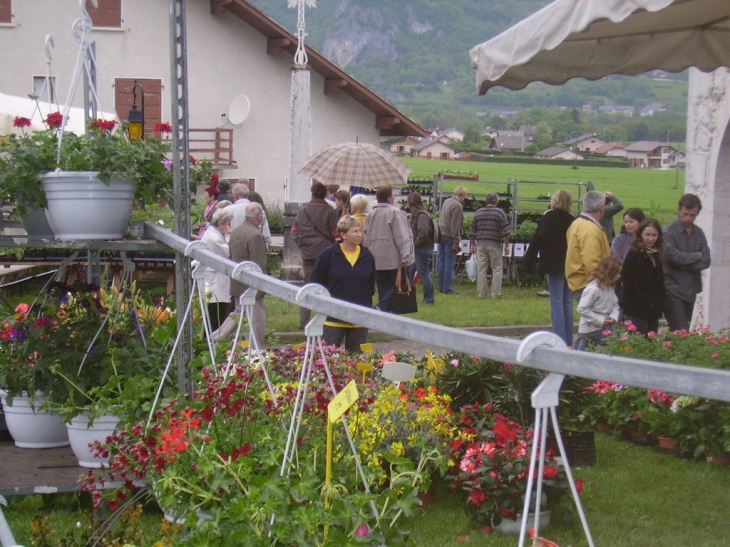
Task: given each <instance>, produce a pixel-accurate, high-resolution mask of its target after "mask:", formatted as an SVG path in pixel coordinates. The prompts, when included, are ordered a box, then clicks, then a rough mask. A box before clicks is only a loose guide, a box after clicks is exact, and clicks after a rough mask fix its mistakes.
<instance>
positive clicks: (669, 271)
mask: <svg viewBox="0 0 730 547" xmlns="http://www.w3.org/2000/svg"><path fill="white" fill-rule="evenodd" d="M247 182H248V181H247V179H245V178H244V179H241V180H239V182H238V183H236V184H234V185H233V187H229V185H228V183H227V181H221V182H220V183H219V184H218V185H217V186H211V187H210V188H208V189H206V191H205V201H206V208H205V213H204V214H205V219H206V222H205V223H204V224H203V225H202V226H201V228H200V231H199V233H198V237H200V239H201V240H202V241H203V242H205V243H206V244H207V245H208V247H209V248H210V249H211V250H212V251H213V252H215V253H216V254H219V255H220V256H225V257H229V258H231V259H232V260H234V261H236V262H242V261H244V260H247V261H252V262H254V263H256V264H257V265H258V266H259V267H260V268H261V269H262V271H264V272H265V271H266V252H267V248H268V247H269V245H270V243H271V234H270V230H269V227H268V222H267V218H266V210H265V208H264V206H263V200H262V199H261V196H259V195H258V194H256V193H255V192H253V190H251V189H250V188H249V186H248V184H247ZM310 190H311V199H310V201H309V202H307V203H304V204H302V205H301V206H300V207H299V210H298V213H297V215H296V217H295V218H294V221H293V224H292V227H291V235H292V239H293V241H294V243H295V244H296V245H297V246H298V247H299V251H300V254H301V266H302V271H303V274H304V282H305V283H310V282H312V283H317V284H320V285H322V286H324V287H325V288H326V289H327V290H328V291H329V293H330V295H331V296H332V297H334V298H337V299H340V300H344V301H346V302H351V303H353V304H357V305H360V306H365V307H368V308H373V307H374V308H376V309H378V310H380V311H383V312H393V301H394V297H395V296H397V295H398V293H399V292H400V289H401V288H400V287H397V286H396V285H397V283H398V281H397V280H398V279H400V278H401V277H402V278H408V280H409V281H410V283H415V281H416V278H417V279H418V280H419V281H420V286H421V287H422V293H423V299H422V300H421V303H422V304H425V305H431V304H434V303H435V293H436V286H435V284H434V282H433V279H432V260H433V255H434V247H435V246H436V248H437V249H438V262H437V265H436V270H437V277H438V291H439V292H440V293H441V294H445V295H449V294H457V293H456V291H455V290H454V275H455V269H456V259H457V255H458V254H459V253H460V252H461V251H462V248H461V242H462V235H466V237H467V238H468V240H469V241H470V249H469V251H470V252H471V253H473V254H474V255H475V257H476V261H477V264H478V268H477V278H476V279H477V296H478V297H479V298H486V297H487V296H490V297H491V298H500V297H501V296H502V257H503V256H505V255H509V237H510V236H509V234H510V222H509V219H508V217H507V215H506V214H505V212H504V211H503V210H502V209H500V208H499V207H498V204H499V197H498V196H497V194H493V193H491V194H488V195H487V196H486V200H485V204H484V206H483V207H481V208H480V209H479V210H477V211H476V212H475V214H474V215H473V217H472V219H471V222H470V225H469V228H468V230H467V233H466V234H463V219H464V208H463V202H464V198H465V197H466V195H467V190H466V188H465V187H463V186H457V187H456V188H455V190H454V192H453V195H452V196H451V197H449V198H448V199H446V200H445V201H444V202H443V204H442V206H441V211H440V215H439V219H438V222H436V221H435V220H434V218H433V217H432V215H431V213H430V212H429V211H428V209H427V208H426V207H425V205H424V203H423V198H422V197H421V195H420V194H419V193H418V192H412V193H411V194H409V195H408V198H407V201H406V205H407V208H406V210H403V209H402V208H401V207H400V206H398V205H396V204H395V198H394V194H393V188H392V187H391V186H388V185H382V186H379V187H378V188H377V190H376V194H375V199H374V200H370V199H369V198H368V197H366V196H365V195H363V194H362V193H358V194H356V195H353V196H352V197H351V196H350V193H349V192H348V191H347V190H345V189H341V188H339V187H338V186H337V185H324V184H322V183H320V182H317V181H316V180H315V181H314V182H313V184H312V186H311V189H310ZM229 192H230V193H229ZM572 207H573V200H572V196H571V194H570V192H569V191H567V190H564V189H560V190H558V191H556V192H555V193H554V194H553V196H552V199H551V202H550V207H549V209H548V210H547V211H546V212H545V214H544V215H543V216H542V218H541V220H540V222H539V223H538V226H537V229H536V231H535V235H534V237H533V239H532V242H531V243H530V245H529V248H528V250H527V253H526V255H525V265H526V266H527V267H531V266H532V265H533V264H534V263H535V262H537V269H538V273H539V274H540V275H541V276H544V277H545V279H546V281H547V287H548V293H549V296H550V313H551V319H552V327H553V332H555V334H557V335H558V336H560V338H562V339H563V341H564V342H565V344H566V345H567V346H569V347H573V346H575V347H576V349H579V350H582V349H585V348H586V347H587V345H588V344H589V343H594V344H600V343H601V341H602V339H603V338H605V337H606V336H608V335H609V334H611V333H612V332H613V331H614V330H615V328H616V326H617V325H618V324H619V323H622V322H625V321H629V322H630V323H629V324H630V325H632V327H631V328H632V330H637V331H638V332H640V333H642V334H644V335H646V336H650V335H651V333H652V332H657V331H658V329H659V320H660V319H661V318H662V316H664V317H665V318H666V320H667V323H668V325H669V328H670V330H672V331H675V330H683V329H684V330H688V329H689V325H690V322H691V320H692V313H693V309H694V302H695V298H696V295H697V294H698V293H699V292H701V291H702V279H701V271H702V270H704V269H707V268H709V267H710V263H711V259H710V249H709V247H708V245H707V239H706V238H705V235H704V232H703V231H702V230H701V229H700V228H699V227H698V226H696V225H695V220H696V218H697V215H699V213H700V211H701V209H702V204H701V202H700V199H699V198H698V197H697V196H695V195H694V194H685V195H683V196H682V197H681V199H680V200H679V204H678V218H677V219H676V220H675V221H674V222H671V223H669V224H668V225H666V226H664V228H662V227H661V225H660V224H659V222H658V221H657V220H656V219H653V218H646V215H645V214H644V212H643V211H642V210H641V209H639V208H636V207H632V208H629V209H627V210H626V212H625V213H624V215H623V223H622V226H621V229H620V232H619V234H617V235H615V234H614V217H615V216H616V215H618V213H620V212H621V211H623V209H624V206H623V203H621V201H620V200H619V199H618V198H617V197H616V196H614V195H613V194H612V193H610V192H605V193H604V192H599V191H596V190H590V191H588V192H587V193H586V194H585V196H584V197H583V200H582V211H581V213H580V214H579V215H578V216H577V217H576V216H574V215H573V214H572V212H571V211H572ZM366 242H367V244H366ZM490 271H491V287H489V286H488V276H489V272H490ZM206 283H207V284H208V285H209V294H210V299H209V305H208V308H209V312H210V318H211V326H212V331H213V332H212V335H211V336H212V339H213V340H220V339H222V338H226V337H230V336H231V335H232V333H233V332H234V331H235V329H236V326H237V322H236V321H237V318H236V316H237V315H239V314H240V313H241V304H240V295H242V294H243V293H244V292H245V291H246V289H247V288H248V287H246V286H245V285H244V284H242V283H240V282H238V281H236V280H231V279H230V278H228V277H227V276H226V275H225V274H220V273H217V272H215V271H213V270H208V272H207V274H206ZM376 290H377V303H374V297H375V293H376ZM573 301H576V302H577V303H578V305H577V311H578V315H579V321H578V338H577V340H574V326H573V325H574V314H573ZM253 315H254V317H253V319H254V329H253V330H254V332H253V336H254V337H255V339H256V341H257V342H258V346H259V347H262V346H263V345H264V344H265V340H264V336H265V323H266V314H265V311H264V305H263V293H262V292H259V293H258V294H257V298H256V304H255V306H254V308H253ZM350 319H352V317H350ZM309 320H310V310H308V309H306V308H301V311H300V319H299V326H300V328H302V329H303V328H304V327H305V326H306V325H307V323H308V322H309ZM367 336H368V330H367V328H364V327H362V326H361V325H359V324H357V322H353V321H345V320H343V319H342V318H337V317H327V319H326V321H325V324H324V333H323V338H324V339H325V341H326V342H327V343H328V344H334V345H338V346H339V345H341V344H342V343H343V342H344V344H345V348H346V349H348V350H355V351H356V350H359V348H360V344H362V343H364V342H365V341H366V339H367Z"/></svg>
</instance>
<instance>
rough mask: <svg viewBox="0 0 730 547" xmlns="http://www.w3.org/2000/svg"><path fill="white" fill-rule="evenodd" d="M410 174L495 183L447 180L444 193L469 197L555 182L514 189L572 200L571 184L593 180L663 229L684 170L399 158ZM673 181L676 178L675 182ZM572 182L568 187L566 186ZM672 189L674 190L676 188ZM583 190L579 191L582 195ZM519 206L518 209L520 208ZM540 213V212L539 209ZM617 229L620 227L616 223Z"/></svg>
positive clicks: (527, 195)
mask: <svg viewBox="0 0 730 547" xmlns="http://www.w3.org/2000/svg"><path fill="white" fill-rule="evenodd" d="M403 161H404V162H405V163H406V165H408V167H410V168H411V169H412V170H413V171H412V173H411V178H414V177H415V178H423V179H432V178H433V175H434V174H436V173H438V172H439V171H441V170H443V169H452V170H457V171H475V172H477V173H479V177H480V179H481V180H488V181H498V182H495V183H488V184H487V183H478V182H469V181H446V182H445V187H446V190H453V189H454V188H456V186H458V185H463V186H466V188H467V189H468V190H469V192H470V193H472V194H482V195H484V194H486V193H487V192H494V191H500V192H504V191H505V190H506V188H507V179H508V178H511V179H517V180H520V181H539V182H558V183H565V186H560V185H555V184H528V183H523V184H521V185H520V186H519V194H520V196H521V197H523V198H534V197H536V196H538V195H539V194H547V193H550V194H552V193H553V192H555V191H556V190H557V189H558V188H562V187H564V188H566V189H567V190H570V192H571V193H572V194H573V197H574V198H575V197H577V189H578V187H577V186H576V185H575V183H577V182H579V181H582V182H584V183H585V182H586V181H588V180H590V181H593V183H594V184H595V186H596V189H597V190H602V191H610V192H613V193H614V194H615V195H616V196H617V197H618V198H619V199H620V200H621V201H622V202H623V204H624V207H625V208H627V209H628V208H629V207H640V208H642V209H643V210H644V212H645V213H650V216H651V215H653V216H655V217H656V218H657V219H658V220H659V221H660V222H661V223H662V224H664V223H666V222H669V221H670V220H672V219H673V218H674V216H675V215H676V211H677V202H678V201H679V198H680V196H681V195H682V194H683V193H684V170H682V169H680V170H679V171H676V170H673V169H672V170H666V171H663V170H659V169H638V168H632V169H618V168H610V167H581V166H580V162H578V169H573V166H572V164H564V165H532V164H523V163H489V162H478V161H458V162H455V161H449V160H435V159H425V158H403ZM677 176H679V178H678V180H677ZM569 183H573V184H569ZM675 185H676V186H677V188H676V189H675ZM584 191H585V188H583V190H582V192H584ZM521 207H522V206H521ZM525 207H527V208H528V209H533V208H536V209H539V208H541V207H542V206H541V205H539V204H535V203H532V204H529V206H527V204H525ZM542 209H544V207H542ZM616 226H617V227H618V226H619V224H618V222H616Z"/></svg>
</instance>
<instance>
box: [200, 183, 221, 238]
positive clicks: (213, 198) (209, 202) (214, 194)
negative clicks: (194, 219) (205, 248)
mask: <svg viewBox="0 0 730 547" xmlns="http://www.w3.org/2000/svg"><path fill="white" fill-rule="evenodd" d="M219 196H220V191H219V190H218V187H217V186H214V185H211V186H209V187H208V188H206V189H205V192H204V193H203V199H204V200H205V212H204V213H203V217H204V219H205V220H204V221H203V222H201V223H200V228H198V238H201V237H203V234H204V233H205V231H206V230H207V229H208V225H209V224H210V221H211V220H212V218H213V211H215V206H216V204H217V203H218V197H219Z"/></svg>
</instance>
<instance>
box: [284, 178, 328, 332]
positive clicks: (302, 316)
mask: <svg viewBox="0 0 730 547" xmlns="http://www.w3.org/2000/svg"><path fill="white" fill-rule="evenodd" d="M311 192H312V200H311V201H310V202H309V203H305V204H304V205H302V206H301V207H300V208H299V212H297V216H296V217H294V224H292V227H291V235H292V238H293V239H294V243H296V244H297V247H299V252H300V253H301V255H302V270H303V271H304V283H305V284H306V283H309V281H310V280H311V278H312V270H313V269H314V265H315V263H316V262H317V257H319V254H320V253H321V252H322V251H323V250H324V249H326V248H327V247H329V246H330V245H332V243H334V242H335V239H336V238H337V235H338V234H337V212H336V211H335V210H334V209H333V208H332V207H330V206H329V204H328V203H327V202H326V201H325V199H324V198H325V196H327V187H326V186H325V185H324V184H322V183H321V182H316V181H315V182H314V184H312V188H311ZM310 317H311V311H310V310H308V309H307V308H300V309H299V328H300V329H304V327H306V326H307V323H309V318H310Z"/></svg>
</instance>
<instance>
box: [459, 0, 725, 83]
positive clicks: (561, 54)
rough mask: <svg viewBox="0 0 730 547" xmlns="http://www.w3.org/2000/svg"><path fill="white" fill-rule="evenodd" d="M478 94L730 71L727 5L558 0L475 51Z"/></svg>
mask: <svg viewBox="0 0 730 547" xmlns="http://www.w3.org/2000/svg"><path fill="white" fill-rule="evenodd" d="M470 55H471V60H472V63H473V66H474V69H475V70H476V72H477V90H478V91H479V94H480V95H484V94H485V93H486V92H487V90H489V89H490V88H491V87H494V86H504V87H506V88H508V89H512V90H518V89H523V88H524V87H525V86H526V85H527V84H529V83H530V82H534V81H541V82H545V83H548V84H552V85H560V84H564V83H565V82H566V81H568V80H569V79H571V78H575V77H582V78H586V79H588V80H597V79H599V78H603V77H604V76H607V75H609V74H627V75H636V74H642V73H644V72H646V71H648V70H652V69H662V70H666V71H667V72H680V71H682V70H684V69H686V68H688V67H691V66H694V67H696V68H699V69H700V70H703V71H705V72H710V71H712V70H714V69H716V68H718V67H720V66H728V65H730V0H556V1H555V2H553V3H552V4H549V5H548V6H546V7H545V8H543V9H542V10H540V11H538V12H537V13H535V14H533V15H531V16H530V17H528V18H527V19H525V20H523V21H521V22H520V23H518V24H517V25H515V26H514V27H512V28H510V29H509V30H507V31H505V32H503V33H502V34H500V35H499V36H497V37H495V38H493V39H491V40H489V41H488V42H484V43H483V44H480V45H478V46H476V47H474V48H473V49H472V50H471V51H470Z"/></svg>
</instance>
